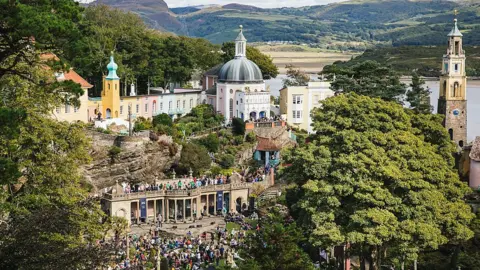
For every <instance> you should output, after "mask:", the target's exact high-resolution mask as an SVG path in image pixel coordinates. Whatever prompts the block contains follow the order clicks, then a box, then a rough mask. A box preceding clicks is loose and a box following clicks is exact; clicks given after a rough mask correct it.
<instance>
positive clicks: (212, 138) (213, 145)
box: [198, 133, 220, 153]
mask: <svg viewBox="0 0 480 270" xmlns="http://www.w3.org/2000/svg"><path fill="white" fill-rule="evenodd" d="M198 141H199V144H200V145H203V146H204V147H205V148H207V150H208V151H209V152H212V153H216V152H218V148H219V147H220V141H219V140H218V136H217V134H215V133H210V134H208V136H207V137H205V138H202V139H199V140H198Z"/></svg>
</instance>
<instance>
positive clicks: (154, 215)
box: [153, 199, 157, 224]
mask: <svg viewBox="0 0 480 270" xmlns="http://www.w3.org/2000/svg"><path fill="white" fill-rule="evenodd" d="M156 222H157V199H153V224H155V223H156Z"/></svg>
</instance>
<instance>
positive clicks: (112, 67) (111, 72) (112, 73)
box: [105, 51, 120, 80]
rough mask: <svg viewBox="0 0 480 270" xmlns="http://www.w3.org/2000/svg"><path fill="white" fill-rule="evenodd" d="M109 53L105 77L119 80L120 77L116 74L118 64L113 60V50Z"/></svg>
mask: <svg viewBox="0 0 480 270" xmlns="http://www.w3.org/2000/svg"><path fill="white" fill-rule="evenodd" d="M111 53H112V54H111V55H110V63H108V65H107V69H108V75H107V77H106V78H105V79H107V80H119V79H120V78H119V77H118V76H117V69H118V65H117V64H116V63H115V61H114V60H113V51H112V52H111Z"/></svg>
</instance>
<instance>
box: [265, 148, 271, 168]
mask: <svg viewBox="0 0 480 270" xmlns="http://www.w3.org/2000/svg"><path fill="white" fill-rule="evenodd" d="M269 161H270V152H269V151H266V152H265V166H268V162H269Z"/></svg>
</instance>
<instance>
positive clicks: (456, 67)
mask: <svg viewBox="0 0 480 270" xmlns="http://www.w3.org/2000/svg"><path fill="white" fill-rule="evenodd" d="M455 72H458V64H455Z"/></svg>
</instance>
